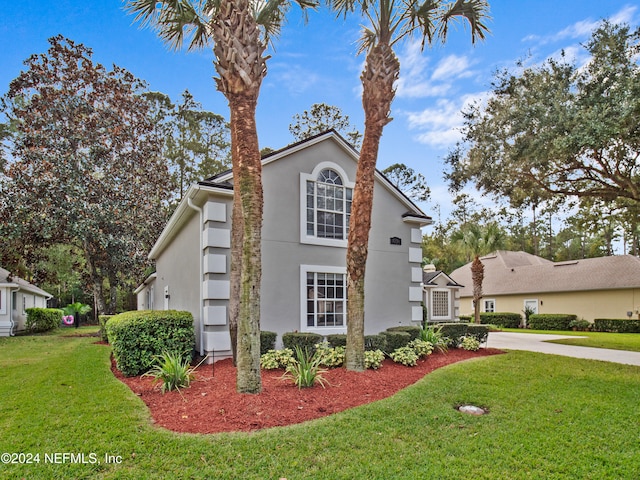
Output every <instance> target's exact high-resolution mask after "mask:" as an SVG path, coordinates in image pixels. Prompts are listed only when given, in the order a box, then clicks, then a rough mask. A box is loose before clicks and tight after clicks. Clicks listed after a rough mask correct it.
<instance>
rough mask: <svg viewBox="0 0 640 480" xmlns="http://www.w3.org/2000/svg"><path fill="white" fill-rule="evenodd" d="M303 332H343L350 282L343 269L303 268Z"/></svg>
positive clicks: (345, 322)
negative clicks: (348, 284)
mask: <svg viewBox="0 0 640 480" xmlns="http://www.w3.org/2000/svg"><path fill="white" fill-rule="evenodd" d="M301 268H302V270H301V280H302V282H303V285H302V293H303V296H304V297H303V298H302V299H301V300H302V314H303V322H304V324H303V325H302V327H303V330H316V329H317V330H323V331H324V330H327V331H328V330H331V331H338V332H341V331H343V330H344V329H345V328H346V325H347V279H346V272H345V269H344V268H340V267H314V266H310V265H303V266H302V267H301Z"/></svg>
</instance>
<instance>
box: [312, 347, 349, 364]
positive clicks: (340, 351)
mask: <svg viewBox="0 0 640 480" xmlns="http://www.w3.org/2000/svg"><path fill="white" fill-rule="evenodd" d="M315 347H316V355H318V356H320V365H322V366H323V367H328V368H335V367H341V366H342V365H343V364H344V355H345V354H344V351H345V347H332V346H331V345H330V344H329V342H326V341H325V342H322V343H316V345H315Z"/></svg>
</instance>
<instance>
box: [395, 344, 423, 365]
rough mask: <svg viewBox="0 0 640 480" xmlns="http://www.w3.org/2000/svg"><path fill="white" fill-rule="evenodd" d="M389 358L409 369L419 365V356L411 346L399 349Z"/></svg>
mask: <svg viewBox="0 0 640 480" xmlns="http://www.w3.org/2000/svg"><path fill="white" fill-rule="evenodd" d="M389 357H390V358H391V360H393V361H394V362H396V363H401V364H402V365H405V366H407V367H415V366H416V364H417V363H418V354H417V353H416V351H415V350H414V349H413V348H411V347H409V346H406V347H400V348H397V349H396V350H394V351H393V352H391V353H390V354H389Z"/></svg>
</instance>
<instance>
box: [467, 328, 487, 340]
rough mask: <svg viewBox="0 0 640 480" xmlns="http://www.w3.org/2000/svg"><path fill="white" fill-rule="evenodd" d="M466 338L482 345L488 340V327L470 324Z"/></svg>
mask: <svg viewBox="0 0 640 480" xmlns="http://www.w3.org/2000/svg"><path fill="white" fill-rule="evenodd" d="M467 337H472V338H475V339H476V340H477V341H478V343H480V344H483V343H485V342H486V341H487V338H489V327H488V326H487V325H476V324H470V325H469V326H468V327H467Z"/></svg>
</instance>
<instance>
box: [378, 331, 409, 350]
mask: <svg viewBox="0 0 640 480" xmlns="http://www.w3.org/2000/svg"><path fill="white" fill-rule="evenodd" d="M380 335H382V336H383V337H384V339H385V350H384V352H385V353H387V354H389V353H391V352H393V351H395V350H397V349H399V348H402V347H406V346H407V345H408V344H409V342H410V341H411V335H410V334H409V333H408V332H404V331H401V330H392V331H389V330H387V331H385V332H380Z"/></svg>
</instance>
